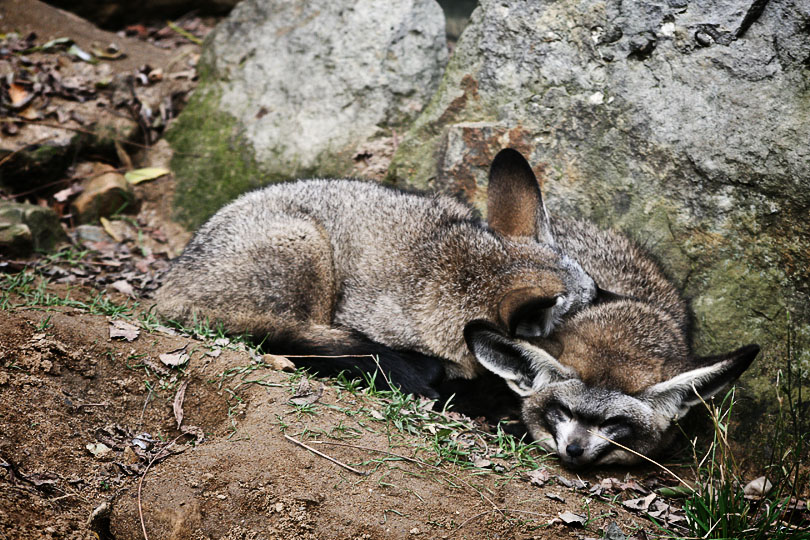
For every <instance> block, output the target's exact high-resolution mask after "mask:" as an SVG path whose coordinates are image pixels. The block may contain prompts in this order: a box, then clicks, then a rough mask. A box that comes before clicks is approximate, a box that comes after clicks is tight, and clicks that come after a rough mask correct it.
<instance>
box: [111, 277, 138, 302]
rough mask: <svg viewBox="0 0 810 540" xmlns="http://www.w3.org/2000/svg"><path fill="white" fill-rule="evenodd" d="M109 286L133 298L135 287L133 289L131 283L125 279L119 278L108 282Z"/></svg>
mask: <svg viewBox="0 0 810 540" xmlns="http://www.w3.org/2000/svg"><path fill="white" fill-rule="evenodd" d="M110 287H112V288H113V289H115V290H116V291H118V292H120V293H121V294H126V295H127V296H130V297H132V298H135V289H133V288H132V285H130V284H129V282H128V281H127V280H125V279H119V280H118V281H114V282H112V283H110Z"/></svg>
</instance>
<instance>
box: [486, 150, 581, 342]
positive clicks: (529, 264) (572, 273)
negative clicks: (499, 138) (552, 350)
mask: <svg viewBox="0 0 810 540" xmlns="http://www.w3.org/2000/svg"><path fill="white" fill-rule="evenodd" d="M487 222H488V224H489V227H490V228H491V229H492V230H493V231H495V232H496V233H498V234H499V235H500V236H501V237H502V238H503V239H504V240H505V242H506V243H507V244H508V246H506V247H505V249H507V250H511V252H512V254H513V256H514V257H513V258H514V260H515V266H516V268H515V273H516V274H520V273H521V269H520V266H521V265H523V266H525V267H526V268H525V270H526V271H527V272H526V279H525V281H524V282H521V283H520V284H516V283H510V288H509V289H508V290H505V291H503V296H502V298H501V300H500V302H499V303H498V306H497V310H498V313H497V316H498V319H499V320H500V322H501V323H502V324H503V325H504V327H505V328H508V330H509V333H510V334H511V335H513V336H518V337H523V338H528V337H538V336H547V335H548V334H549V333H551V331H552V329H553V328H554V327H555V326H556V325H557V324H559V322H560V321H561V320H562V317H563V315H568V314H572V313H575V312H576V311H578V310H579V309H581V308H583V307H584V306H586V305H588V304H590V303H591V302H592V301H593V300H594V298H595V296H596V285H595V283H594V281H593V279H592V278H591V277H590V276H589V275H588V274H587V273H586V272H585V270H583V269H582V267H581V266H580V264H579V263H578V262H577V261H576V260H574V259H572V258H570V257H569V256H568V255H566V254H565V253H564V252H563V251H562V250H560V249H559V248H558V247H557V245H556V242H555V241H554V236H553V234H552V227H551V223H550V220H549V216H548V211H547V210H546V206H545V204H544V202H543V195H542V193H541V191H540V183H539V182H538V180H537V177H536V176H535V174H534V171H532V168H531V166H530V165H529V163H528V161H526V159H525V158H524V157H523V155H522V154H521V153H520V152H518V151H517V150H514V149H512V148H505V149H503V150H501V151H500V152H498V154H497V155H496V156H495V159H493V160H492V164H491V165H490V169H489V183H488V185H487ZM550 257H551V258H553V259H555V263H554V266H553V265H551V263H550V260H551V258H550ZM538 258H545V266H547V268H538V265H537V264H536V259H538ZM538 270H541V274H543V276H542V277H546V278H547V279H552V280H554V281H558V283H556V284H555V286H556V287H557V288H558V290H559V293H558V294H555V295H551V296H550V295H549V294H548V291H549V289H550V288H552V287H549V286H548V285H547V284H544V283H540V281H543V280H542V279H536V278H537V273H538ZM532 274H534V276H533V275H532ZM533 280H534V281H538V282H536V283H535V282H533ZM503 281H504V283H508V281H507V280H503Z"/></svg>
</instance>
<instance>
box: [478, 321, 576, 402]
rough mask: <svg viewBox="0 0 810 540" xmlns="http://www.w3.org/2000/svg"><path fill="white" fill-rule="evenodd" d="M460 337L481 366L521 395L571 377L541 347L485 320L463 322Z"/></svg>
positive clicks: (566, 370)
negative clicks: (465, 323) (523, 340)
mask: <svg viewBox="0 0 810 540" xmlns="http://www.w3.org/2000/svg"><path fill="white" fill-rule="evenodd" d="M464 340H465V341H466V342H467V347H468V348H469V349H470V351H471V352H472V353H473V354H474V355H475V358H476V359H477V360H478V361H479V362H480V363H481V365H482V366H484V367H485V368H487V369H488V370H489V371H491V372H492V373H494V374H495V375H498V376H499V377H501V378H502V379H504V380H505V381H506V384H508V385H509V387H510V388H511V389H512V390H514V391H515V392H516V393H517V394H518V395H521V396H524V397H525V396H528V395H531V394H532V393H534V392H535V391H536V390H537V389H538V388H540V387H542V386H544V385H546V384H549V383H551V382H554V381H557V380H561V379H568V378H571V377H572V376H573V372H572V371H571V369H569V368H566V367H565V366H563V365H562V364H560V363H559V362H557V360H555V359H554V358H553V357H552V356H551V355H550V354H548V353H547V352H545V351H544V350H542V349H540V348H537V347H533V346H531V345H529V344H527V343H522V342H519V341H515V340H513V339H511V338H509V337H508V336H506V335H504V334H503V333H502V332H501V330H500V329H499V328H498V327H497V326H495V325H494V324H492V323H490V322H487V321H482V320H475V321H472V322H469V323H467V325H466V326H465V327H464Z"/></svg>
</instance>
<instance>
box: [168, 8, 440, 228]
mask: <svg viewBox="0 0 810 540" xmlns="http://www.w3.org/2000/svg"><path fill="white" fill-rule="evenodd" d="M446 58H447V45H446V42H445V32H444V16H443V13H442V10H441V8H440V7H439V5H438V4H437V3H436V2H435V1H434V0H405V1H402V2H393V3H392V2H387V1H384V0H361V1H349V0H339V1H335V0H315V1H307V2H303V1H296V2H289V1H282V0H245V1H244V2H241V3H240V4H239V5H238V6H237V7H236V8H234V10H233V11H232V12H231V14H230V15H229V16H228V17H227V18H226V19H225V20H224V21H222V22H221V23H220V24H219V25H218V26H217V27H216V28H215V29H214V30H213V32H212V33H211V35H210V36H209V37H208V38H207V40H206V43H205V45H204V48H203V54H202V57H201V59H200V66H199V73H200V85H199V87H198V88H197V90H196V92H195V94H194V95H193V96H192V98H191V100H190V102H189V104H188V106H187V107H186V109H185V110H184V111H183V113H182V114H181V115H180V117H179V118H178V120H177V122H176V123H175V124H174V125H173V127H172V128H171V129H170V130H169V133H168V134H167V138H168V140H169V141H170V143H171V144H172V146H173V148H174V149H175V157H174V159H173V161H172V169H173V171H174V172H175V175H176V177H177V179H178V184H177V195H176V204H177V207H178V210H179V215H180V216H181V217H182V218H183V219H184V220H185V221H186V222H187V223H190V224H199V223H200V222H201V221H202V220H204V219H205V218H206V217H208V216H210V215H211V214H212V213H213V212H214V211H216V210H217V209H218V208H219V207H220V206H222V205H223V204H224V203H225V202H227V201H228V200H230V199H232V198H234V197H235V196H237V195H239V194H240V193H242V192H244V191H246V190H248V189H250V188H254V187H257V186H259V185H262V184H265V183H267V182H270V181H275V180H281V179H289V178H291V177H300V176H307V175H345V174H348V173H350V172H351V171H352V168H353V166H354V160H353V157H354V156H355V155H357V152H356V150H357V149H358V147H360V146H361V145H362V144H364V143H366V142H367V141H369V140H372V139H379V138H396V134H395V130H397V129H400V130H402V126H405V125H407V124H408V122H409V121H411V120H412V119H413V118H415V116H416V115H417V114H418V113H419V112H420V111H421V109H422V108H423V105H424V104H425V103H426V102H427V100H428V99H429V98H430V96H431V94H432V93H433V91H434V90H435V88H436V86H437V84H438V82H439V79H440V77H441V74H442V70H443V68H444V65H445V62H446Z"/></svg>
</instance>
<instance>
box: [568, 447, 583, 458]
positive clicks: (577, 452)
mask: <svg viewBox="0 0 810 540" xmlns="http://www.w3.org/2000/svg"><path fill="white" fill-rule="evenodd" d="M565 452H566V453H567V454H568V455H569V456H571V457H579V456H581V455H582V454H583V453H584V452H585V449H584V448H582V447H581V446H580V445H578V444H569V445H568V446H566V447H565Z"/></svg>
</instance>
